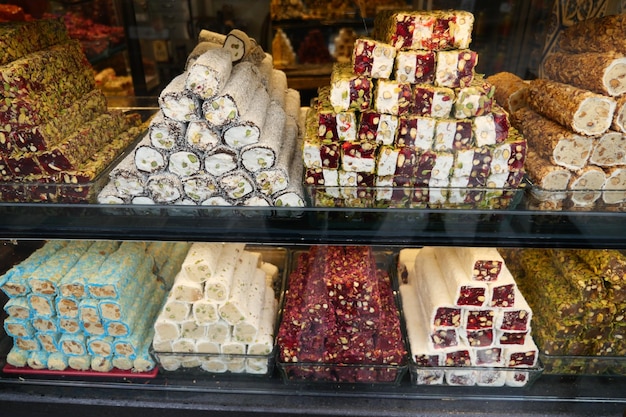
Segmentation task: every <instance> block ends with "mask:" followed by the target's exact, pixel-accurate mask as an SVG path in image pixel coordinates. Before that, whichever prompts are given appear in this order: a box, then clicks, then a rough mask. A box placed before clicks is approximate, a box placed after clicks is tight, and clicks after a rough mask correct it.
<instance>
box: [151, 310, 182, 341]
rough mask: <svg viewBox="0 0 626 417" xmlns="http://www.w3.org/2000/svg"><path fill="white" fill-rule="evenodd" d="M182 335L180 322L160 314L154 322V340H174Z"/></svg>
mask: <svg viewBox="0 0 626 417" xmlns="http://www.w3.org/2000/svg"><path fill="white" fill-rule="evenodd" d="M179 337H180V325H179V324H178V322H176V321H173V320H170V319H168V318H166V317H164V316H163V313H161V314H159V317H158V318H157V320H156V322H155V323H154V340H157V341H163V342H164V341H174V340H176V339H178V338H179Z"/></svg>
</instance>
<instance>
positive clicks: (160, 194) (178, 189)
mask: <svg viewBox="0 0 626 417" xmlns="http://www.w3.org/2000/svg"><path fill="white" fill-rule="evenodd" d="M145 189H146V192H147V193H148V195H149V196H150V197H151V198H152V199H153V200H154V201H155V202H158V203H163V204H171V203H173V202H174V201H176V200H178V199H180V198H181V197H182V195H183V185H182V182H181V179H180V177H179V176H178V175H175V174H172V173H169V172H166V173H163V174H153V175H151V176H150V177H149V178H148V179H147V181H146V187H145Z"/></svg>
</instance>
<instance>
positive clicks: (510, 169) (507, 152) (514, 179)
mask: <svg viewBox="0 0 626 417" xmlns="http://www.w3.org/2000/svg"><path fill="white" fill-rule="evenodd" d="M526 152H527V143H526V139H525V138H523V137H522V136H520V135H519V134H518V133H517V131H516V130H515V129H514V128H512V129H511V130H510V131H509V137H508V138H507V140H506V141H505V142H502V143H500V144H497V145H496V146H495V148H494V149H493V152H492V154H491V158H492V159H491V166H490V168H489V172H490V173H489V177H488V178H487V186H488V187H492V188H505V187H511V188H517V186H518V185H519V182H520V181H521V178H522V176H523V173H524V161H525V160H526ZM518 174H519V175H518Z"/></svg>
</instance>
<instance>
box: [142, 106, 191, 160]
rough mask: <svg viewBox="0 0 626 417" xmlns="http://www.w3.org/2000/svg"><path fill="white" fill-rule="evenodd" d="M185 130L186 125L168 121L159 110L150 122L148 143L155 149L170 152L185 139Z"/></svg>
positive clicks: (171, 120) (176, 121)
mask: <svg viewBox="0 0 626 417" xmlns="http://www.w3.org/2000/svg"><path fill="white" fill-rule="evenodd" d="M186 129H187V123H185V122H181V121H178V120H173V119H170V118H168V117H166V116H165V115H164V114H163V111H161V110H159V111H158V112H157V113H156V114H155V115H154V117H153V118H152V119H151V120H150V127H149V130H148V133H149V136H150V143H151V144H152V146H154V147H155V148H157V149H162V150H164V151H170V150H172V149H175V148H176V147H177V146H180V144H181V143H182V141H183V139H184V138H186V136H185V131H186Z"/></svg>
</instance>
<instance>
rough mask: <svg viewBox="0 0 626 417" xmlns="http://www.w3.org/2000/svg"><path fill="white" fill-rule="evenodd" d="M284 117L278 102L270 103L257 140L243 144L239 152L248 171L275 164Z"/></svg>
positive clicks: (270, 166) (283, 127)
mask: <svg viewBox="0 0 626 417" xmlns="http://www.w3.org/2000/svg"><path fill="white" fill-rule="evenodd" d="M286 117H287V116H286V114H285V111H284V110H283V108H282V107H281V106H280V104H279V103H278V102H275V101H273V102H271V103H270V106H269V108H268V109H267V116H266V124H265V127H264V128H263V130H262V132H261V136H260V138H259V141H258V142H257V143H253V144H250V145H247V146H244V147H243V148H242V149H241V152H240V156H239V158H240V160H241V164H242V166H243V167H244V168H245V169H246V170H247V171H248V172H252V173H255V172H258V171H260V170H262V169H268V168H272V167H273V166H274V165H275V163H276V160H277V159H278V156H279V155H280V150H281V148H282V145H283V133H284V129H285V121H286Z"/></svg>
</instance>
